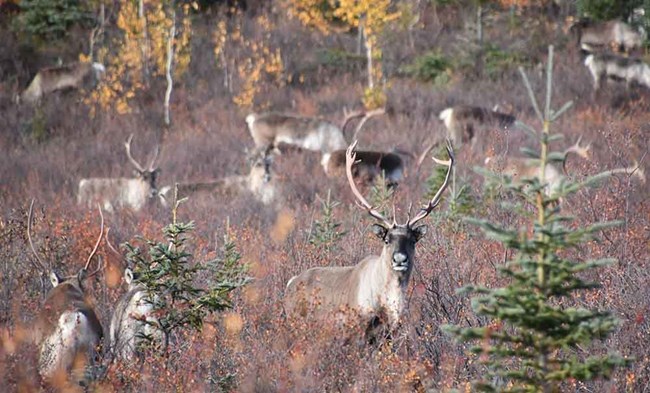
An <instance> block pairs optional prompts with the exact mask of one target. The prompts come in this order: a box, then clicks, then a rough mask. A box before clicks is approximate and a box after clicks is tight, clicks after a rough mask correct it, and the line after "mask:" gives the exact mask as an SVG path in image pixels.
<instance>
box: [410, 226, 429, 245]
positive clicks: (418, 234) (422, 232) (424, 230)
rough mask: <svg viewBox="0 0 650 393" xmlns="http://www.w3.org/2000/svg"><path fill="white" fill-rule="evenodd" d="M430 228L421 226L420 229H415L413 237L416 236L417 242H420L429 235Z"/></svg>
mask: <svg viewBox="0 0 650 393" xmlns="http://www.w3.org/2000/svg"><path fill="white" fill-rule="evenodd" d="M428 229H429V228H428V227H427V226H426V225H420V226H419V227H415V228H413V235H414V236H415V241H416V242H418V241H420V239H422V238H423V237H424V235H426V234H427V230H428Z"/></svg>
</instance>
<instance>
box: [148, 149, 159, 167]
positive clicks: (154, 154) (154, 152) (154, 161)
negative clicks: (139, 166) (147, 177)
mask: <svg viewBox="0 0 650 393" xmlns="http://www.w3.org/2000/svg"><path fill="white" fill-rule="evenodd" d="M159 153H160V146H159V145H156V147H155V148H154V151H153V157H152V158H151V161H149V165H148V168H149V170H150V171H151V172H153V171H155V170H156V167H155V166H154V164H155V163H156V160H157V159H158V154H159Z"/></svg>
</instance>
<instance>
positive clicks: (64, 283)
mask: <svg viewBox="0 0 650 393" xmlns="http://www.w3.org/2000/svg"><path fill="white" fill-rule="evenodd" d="M33 208H34V201H33V200H32V203H31V204H30V206H29V215H28V217H27V239H28V240H29V246H30V248H31V249H32V252H33V253H34V257H35V258H36V259H35V262H34V264H35V265H36V266H37V268H38V269H39V270H41V271H43V272H45V271H49V273H50V281H51V283H52V286H53V288H52V289H51V290H50V292H49V294H48V296H47V299H46V300H45V303H44V304H43V308H42V309H41V312H40V314H39V316H38V320H37V325H36V329H35V338H36V341H37V342H38V343H39V345H40V356H39V363H38V370H39V373H40V374H41V376H42V377H43V379H44V380H45V381H46V382H52V381H57V382H61V381H65V380H67V379H68V378H69V379H70V380H71V381H74V382H76V383H79V384H84V383H85V382H87V380H88V379H89V378H88V374H87V372H86V370H87V367H91V366H93V365H94V363H95V359H96V357H97V355H98V350H99V345H100V342H101V340H102V338H103V336H104V333H103V329H102V325H101V324H100V322H99V319H98V318H97V315H96V314H95V310H94V309H93V306H92V305H91V304H90V303H89V302H88V301H87V300H86V295H85V290H84V286H83V282H84V280H85V279H86V278H88V277H91V276H93V275H95V274H96V273H97V272H99V271H100V270H101V263H100V264H99V265H100V266H99V267H98V268H97V270H95V271H94V272H92V273H88V267H89V265H90V262H91V261H92V259H93V257H94V256H95V253H96V252H97V249H98V247H99V243H100V242H101V240H102V236H103V234H104V216H103V215H102V211H101V208H100V209H99V214H100V217H101V225H100V233H99V237H98V238H97V242H96V243H95V247H94V248H93V250H92V252H91V253H90V255H89V256H88V259H87V260H86V264H85V266H84V267H83V268H82V269H81V270H79V272H78V273H77V274H76V275H72V276H68V277H62V276H59V275H58V274H56V273H55V272H54V271H53V270H52V269H51V268H50V266H49V264H48V265H46V264H45V263H43V261H42V260H41V258H40V257H39V256H38V253H37V252H36V249H35V248H34V243H33V242H32V236H31V222H32V211H33Z"/></svg>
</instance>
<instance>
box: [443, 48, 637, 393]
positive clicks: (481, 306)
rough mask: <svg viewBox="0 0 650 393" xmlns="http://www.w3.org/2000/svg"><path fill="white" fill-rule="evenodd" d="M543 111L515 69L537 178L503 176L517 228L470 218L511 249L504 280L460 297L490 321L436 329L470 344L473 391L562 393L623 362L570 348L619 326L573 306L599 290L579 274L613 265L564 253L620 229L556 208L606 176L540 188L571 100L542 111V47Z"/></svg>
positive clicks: (556, 158) (606, 315) (602, 314)
mask: <svg viewBox="0 0 650 393" xmlns="http://www.w3.org/2000/svg"><path fill="white" fill-rule="evenodd" d="M548 59H549V60H548V68H547V88H546V106H545V110H544V114H542V112H541V111H540V109H539V106H538V104H537V101H536V99H535V96H534V93H533V91H532V88H531V87H530V82H529V81H528V78H527V77H526V74H525V73H524V72H523V69H521V68H520V72H521V74H522V77H523V79H524V84H525V86H526V88H527V90H528V93H529V96H530V99H531V101H532V104H533V108H534V109H535V112H536V113H537V115H538V117H539V119H540V120H541V122H542V124H543V129H542V132H538V131H536V130H534V129H533V128H531V127H529V126H526V125H521V126H522V127H523V129H524V131H525V132H527V133H528V135H529V136H531V137H532V138H533V139H534V140H535V141H536V142H537V143H538V145H539V151H538V152H537V151H534V150H532V149H522V151H524V153H526V154H527V155H528V156H529V157H530V158H531V159H533V160H535V161H536V162H537V163H538V164H539V166H540V172H541V173H540V175H539V177H530V178H524V179H522V180H521V181H518V182H512V181H511V180H509V179H507V178H504V179H503V180H502V184H503V185H504V187H505V188H507V189H508V190H510V191H512V193H513V194H515V195H516V196H517V197H518V199H519V201H521V202H520V203H519V204H520V205H521V208H522V210H523V209H527V210H529V211H531V210H532V212H533V214H529V215H525V216H524V217H525V220H526V221H527V224H526V225H525V226H524V227H522V228H506V227H501V226H500V225H499V224H496V223H492V222H490V221H488V220H479V219H469V220H468V221H470V223H473V224H476V225H478V226H479V227H480V228H481V229H482V230H483V232H484V233H485V234H486V235H487V236H488V237H490V238H492V239H495V240H497V241H499V242H501V243H502V244H503V245H504V246H505V247H507V248H509V249H511V250H512V251H513V252H512V255H513V257H512V258H511V259H510V260H508V261H507V262H506V264H505V265H504V266H503V267H501V268H500V272H501V274H502V275H503V276H504V277H506V278H508V279H509V280H510V282H509V283H508V284H507V285H506V286H504V287H502V288H495V289H489V288H485V287H474V286H467V287H465V288H463V289H462V290H461V293H474V294H477V295H479V296H477V297H475V298H473V299H472V308H473V309H474V311H475V312H476V313H477V314H478V315H480V316H482V317H487V318H489V319H491V320H492V322H491V323H490V324H489V325H488V326H482V327H470V328H461V327H458V326H446V327H444V329H445V330H446V331H448V332H450V333H451V334H453V335H455V336H456V337H457V338H458V339H459V340H460V341H463V342H467V341H469V342H473V343H476V344H477V345H474V346H473V347H471V351H472V352H473V353H475V354H479V355H480V357H479V360H480V361H481V362H482V363H484V364H485V365H486V366H487V370H488V372H487V374H486V377H485V378H483V379H482V380H481V381H479V382H477V383H476V385H475V387H476V388H477V389H478V390H480V391H488V392H493V391H506V392H559V391H563V390H566V388H567V386H566V385H564V384H565V381H567V380H570V379H573V380H577V381H587V380H593V379H596V378H600V377H605V378H607V377H609V376H610V375H611V374H612V372H613V371H614V369H615V368H617V367H621V366H626V365H627V364H628V363H629V362H630V360H629V359H624V358H622V357H620V356H618V355H614V354H600V353H598V354H591V356H588V355H581V354H580V353H578V352H576V350H575V349H576V348H588V345H589V344H590V343H592V342H593V341H595V340H605V339H606V338H607V337H608V335H609V334H610V333H612V331H614V329H616V326H617V319H616V318H615V317H614V316H613V315H612V314H611V313H610V312H608V311H599V310H590V309H587V308H584V307H581V306H579V305H578V295H579V294H580V293H581V292H584V291H586V290H590V289H593V288H597V287H599V286H600V284H599V283H597V282H591V281H587V280H586V279H585V278H584V277H585V275H584V274H583V273H585V272H589V271H591V270H593V269H597V268H600V267H602V266H606V265H608V264H611V263H612V262H613V260H612V259H599V260H588V261H575V260H570V259H569V257H568V251H571V250H572V249H576V248H577V247H578V246H579V245H581V244H583V243H585V242H588V241H593V240H597V238H596V234H597V233H598V232H600V231H602V230H604V229H607V228H610V227H612V226H614V225H618V224H619V222H601V223H595V224H592V225H589V226H587V227H583V228H575V229H573V228H569V227H568V226H567V225H566V224H567V223H570V222H571V221H572V220H573V218H572V217H569V216H566V215H563V214H562V213H561V210H560V209H559V203H560V201H561V200H563V199H565V198H566V197H567V196H568V195H571V194H573V193H575V192H576V191H577V190H579V189H581V188H583V187H585V186H586V185H590V184H592V183H594V182H596V181H598V180H602V179H603V178H604V177H606V176H607V175H608V173H604V174H599V175H596V176H593V177H590V178H588V179H587V180H585V181H583V182H581V183H575V182H572V181H570V180H568V179H565V180H564V181H563V182H562V184H561V185H560V186H559V187H558V188H557V190H553V192H552V193H551V195H548V194H549V192H548V191H547V190H546V187H547V185H546V184H544V183H543V181H542V180H540V179H544V170H545V168H546V166H547V164H548V163H551V162H561V161H562V160H563V159H564V154H563V153H560V152H553V151H551V150H550V147H549V144H550V142H552V141H554V140H557V139H559V138H558V134H552V133H551V127H550V126H551V123H552V122H553V121H554V120H556V119H557V118H558V117H559V116H560V115H562V114H563V113H564V112H565V111H566V110H567V109H569V107H570V106H571V102H569V103H567V104H565V105H564V106H563V107H562V108H561V109H560V110H558V111H553V110H551V108H550V103H551V91H552V69H553V47H552V46H551V47H549V56H548Z"/></svg>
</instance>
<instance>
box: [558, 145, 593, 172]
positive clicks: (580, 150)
mask: <svg viewBox="0 0 650 393" xmlns="http://www.w3.org/2000/svg"><path fill="white" fill-rule="evenodd" d="M581 140H582V135H580V136H579V137H578V140H577V141H576V143H574V144H573V145H572V146H570V147H569V148H567V149H566V150H565V151H564V160H563V161H562V171H563V172H564V174H565V175H566V174H567V171H566V160H567V158H568V157H569V154H571V153H575V154H577V155H578V156H580V157H582V158H584V159H585V160H586V159H588V158H589V151H590V150H591V143H590V144H588V145H587V146H580V141H581Z"/></svg>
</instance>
